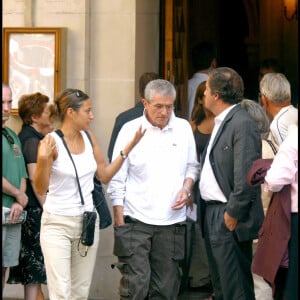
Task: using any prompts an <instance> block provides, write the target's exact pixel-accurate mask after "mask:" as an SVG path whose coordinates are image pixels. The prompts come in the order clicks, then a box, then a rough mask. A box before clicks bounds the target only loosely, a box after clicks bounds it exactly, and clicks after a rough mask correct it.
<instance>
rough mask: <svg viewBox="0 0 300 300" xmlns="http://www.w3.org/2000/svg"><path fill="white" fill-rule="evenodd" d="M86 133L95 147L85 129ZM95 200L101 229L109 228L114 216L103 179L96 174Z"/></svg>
mask: <svg viewBox="0 0 300 300" xmlns="http://www.w3.org/2000/svg"><path fill="white" fill-rule="evenodd" d="M85 133H86V135H87V137H88V138H89V140H90V142H91V145H92V147H93V142H92V139H91V137H90V135H89V133H88V132H87V131H85ZM93 201H94V206H95V208H96V210H97V212H98V214H99V216H100V222H99V227H100V229H104V228H107V227H108V226H110V225H111V224H112V217H111V213H110V210H109V207H108V205H107V202H106V198H105V195H104V192H103V188H102V184H101V181H100V180H99V179H98V178H97V176H96V175H95V176H94V190H93Z"/></svg>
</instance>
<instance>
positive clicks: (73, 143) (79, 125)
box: [2, 44, 298, 300]
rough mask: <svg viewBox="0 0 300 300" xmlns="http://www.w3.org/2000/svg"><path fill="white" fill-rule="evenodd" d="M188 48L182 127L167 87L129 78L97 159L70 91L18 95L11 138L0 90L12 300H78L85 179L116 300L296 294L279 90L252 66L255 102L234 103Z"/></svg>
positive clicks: (228, 85)
mask: <svg viewBox="0 0 300 300" xmlns="http://www.w3.org/2000/svg"><path fill="white" fill-rule="evenodd" d="M199 47H200V45H199ZM201 47H202V48H203V49H204V50H203V53H206V55H205V57H206V58H207V59H206V61H207V62H208V63H207V64H206V65H205V64H202V65H200V64H198V66H197V68H196V67H195V68H196V69H195V70H196V71H197V72H196V73H199V74H196V73H195V74H196V75H199V76H200V75H201V76H200V77H201V79H200V81H199V82H198V83H197V84H196V83H195V80H196V79H195V78H196V77H197V76H194V77H195V78H194V79H193V80H194V86H193V92H192V94H189V97H190V99H192V100H189V107H191V101H192V109H191V108H190V109H189V110H188V111H189V113H188V116H187V118H186V119H184V118H180V117H177V116H176V114H175V112H174V102H175V100H176V89H175V87H174V85H173V84H172V83H171V82H169V81H167V80H164V79H160V78H159V75H158V74H156V73H153V72H146V73H144V74H142V75H141V77H140V82H139V84H140V90H139V92H140V99H138V101H137V104H136V106H135V107H134V108H132V109H130V110H128V111H126V112H123V113H121V114H120V115H119V116H118V117H117V118H116V121H115V125H114V129H113V132H112V135H111V141H110V146H109V149H108V159H106V156H105V155H104V154H103V152H102V150H101V148H100V146H99V143H98V141H97V139H96V136H95V134H94V133H93V131H92V130H91V129H90V124H91V122H92V121H93V119H94V115H93V112H92V102H93V101H92V99H91V98H90V97H89V95H87V94H86V93H85V92H84V91H81V90H78V89H71V88H67V89H64V90H62V91H61V92H60V93H59V94H58V95H57V96H56V97H55V99H54V103H53V104H50V103H49V102H50V101H49V98H48V96H47V95H44V94H41V93H39V92H36V93H33V94H26V95H22V96H21V97H20V99H19V102H18V112H19V116H20V118H21V120H22V128H21V131H20V132H19V133H18V134H17V133H15V132H14V131H13V130H12V129H10V128H9V127H7V126H6V122H7V120H8V119H9V116H10V112H11V108H12V107H11V106H12V91H11V89H10V87H9V86H8V85H7V84H4V83H3V84H2V165H3V167H2V170H3V171H2V211H3V216H4V212H5V213H6V214H7V218H5V219H4V220H5V222H4V221H3V222H2V292H3V289H4V286H5V283H6V282H5V281H6V278H7V283H9V284H17V283H21V284H22V285H23V286H24V299H26V300H37V299H39V300H40V299H44V295H43V293H42V290H41V285H42V284H46V285H47V289H48V291H49V298H50V299H78V300H79V299H88V296H89V291H90V286H91V282H92V278H93V270H94V267H95V264H96V255H97V251H98V245H99V235H100V231H99V215H98V214H96V221H95V226H94V227H93V228H92V229H91V230H92V232H90V234H92V236H93V237H94V239H93V242H92V243H91V244H85V243H84V241H83V239H82V234H83V231H84V226H85V225H84V217H83V216H84V215H85V214H86V213H92V212H95V207H94V204H93V193H92V192H93V189H94V183H93V178H94V176H96V177H97V178H98V179H99V180H100V181H101V182H102V183H103V184H106V185H107V193H108V195H109V199H110V200H111V203H112V207H113V216H114V228H113V231H114V232H113V238H114V247H113V254H114V255H115V256H116V258H117V261H116V262H115V263H113V265H112V268H116V269H118V270H119V272H120V274H121V280H120V283H119V295H120V299H124V300H125V299H130V300H141V299H170V300H171V299H177V298H178V295H179V294H180V293H181V292H182V290H184V289H186V288H187V289H189V288H198V287H200V288H202V287H205V288H206V289H207V291H208V292H209V296H208V298H207V299H209V300H212V299H215V300H255V299H256V300H269V299H276V300H290V299H298V270H297V265H298V202H297V198H298V108H297V107H295V106H294V105H293V104H292V102H291V99H292V94H291V93H292V92H291V86H290V83H289V81H288V80H287V78H286V77H285V75H284V74H283V73H281V72H279V71H274V70H265V71H266V72H265V73H264V74H262V76H261V77H260V78H259V91H258V94H259V99H255V100H250V99H244V82H243V79H242V77H241V76H240V75H239V74H238V73H237V72H236V71H235V70H233V69H232V68H229V67H218V66H217V60H216V53H215V51H214V48H213V47H211V45H209V44H205V45H201ZM199 49H200V48H199ZM199 49H198V51H200V50H199ZM197 55H198V56H199V54H197ZM197 55H196V53H195V56H197ZM203 55H204V54H203ZM199 76H198V77H199ZM190 89H192V84H191V85H190ZM189 91H190V90H189ZM190 93H191V92H190ZM57 129H59V131H58V130H57ZM107 160H108V161H109V162H107ZM77 180H78V182H77ZM83 200H84V201H83ZM187 208H189V209H191V210H193V209H196V219H193V220H192V219H190V218H187ZM274 211H276V212H278V214H274V213H273V212H274ZM24 212H26V219H25V220H23V221H21V216H22V215H24ZM6 221H7V222H6ZM278 224H279V225H278ZM282 224H285V226H283V225H282ZM276 226H277V227H276ZM278 228H281V229H282V232H284V234H282V232H278V231H279V230H278ZM284 230H285V231H284ZM268 236H272V238H268ZM274 243H277V244H278V249H279V250H278V251H273V252H272V253H270V251H271V250H272V247H274ZM277 244H276V245H277ZM8 268H9V274H6V273H7V272H6V271H7V269H8Z"/></svg>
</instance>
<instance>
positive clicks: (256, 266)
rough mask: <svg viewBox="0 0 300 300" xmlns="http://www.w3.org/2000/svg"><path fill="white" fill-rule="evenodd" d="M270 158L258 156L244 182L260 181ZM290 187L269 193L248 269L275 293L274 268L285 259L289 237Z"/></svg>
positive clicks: (258, 182) (276, 269)
mask: <svg viewBox="0 0 300 300" xmlns="http://www.w3.org/2000/svg"><path fill="white" fill-rule="evenodd" d="M272 161H273V159H259V160H257V161H255V162H254V163H253V166H252V168H251V169H250V172H249V174H248V184H249V185H251V186H257V185H260V184H261V183H263V182H264V178H265V175H266V173H267V170H268V169H269V168H270V165H271V163H272ZM290 228H291V186H290V185H286V186H284V187H283V189H281V190H280V191H279V192H277V193H273V195H272V199H271V201H270V205H269V207H268V210H267V214H266V218H265V220H264V222H263V225H262V227H261V229H260V230H259V237H258V244H257V249H256V253H255V255H254V258H253V262H252V272H253V273H255V274H258V275H259V276H261V277H263V278H264V279H265V280H266V281H268V282H269V283H270V284H271V286H272V290H273V295H274V294H275V277H276V274H277V271H278V269H279V267H280V265H282V263H283V262H284V263H286V260H287V259H288V243H289V239H290V236H291V230H290Z"/></svg>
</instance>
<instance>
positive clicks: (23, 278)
mask: <svg viewBox="0 0 300 300" xmlns="http://www.w3.org/2000/svg"><path fill="white" fill-rule="evenodd" d="M48 102H49V98H48V97H47V96H46V95H43V94H41V93H34V94H28V95H23V96H22V97H21V98H20V100H19V103H18V104H19V105H18V109H19V115H20V117H21V119H22V121H23V125H22V129H21V131H20V133H19V138H20V141H21V144H22V152H23V155H24V159H25V163H26V168H27V172H28V176H29V178H28V179H27V189H26V194H27V196H28V204H27V206H26V208H25V210H27V219H26V221H25V223H24V224H22V236H21V241H22V246H21V251H20V260H19V261H20V263H19V265H18V266H16V267H13V268H11V269H10V275H9V278H8V283H11V284H18V283H21V284H23V285H24V294H25V295H24V299H26V300H36V299H38V295H39V294H40V293H41V284H46V271H45V266H44V258H43V254H42V250H41V246H40V225H41V215H42V206H43V203H44V201H45V196H40V195H37V194H36V193H35V191H34V188H33V186H32V184H31V180H32V178H33V174H34V171H35V168H36V161H37V149H38V145H39V142H40V140H41V139H42V138H43V137H44V135H46V134H47V133H48V132H50V131H52V130H53V122H52V120H53V118H54V117H55V113H56V112H55V110H53V107H54V106H53V105H49V104H48ZM42 298H43V296H42ZM39 299H40V298H39Z"/></svg>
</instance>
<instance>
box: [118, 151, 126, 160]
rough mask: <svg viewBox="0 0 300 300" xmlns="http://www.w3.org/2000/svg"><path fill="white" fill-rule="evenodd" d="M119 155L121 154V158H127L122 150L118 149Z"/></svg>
mask: <svg viewBox="0 0 300 300" xmlns="http://www.w3.org/2000/svg"><path fill="white" fill-rule="evenodd" d="M120 155H121V156H122V158H123V159H126V158H127V155H126V154H124V152H123V150H121V151H120Z"/></svg>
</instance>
